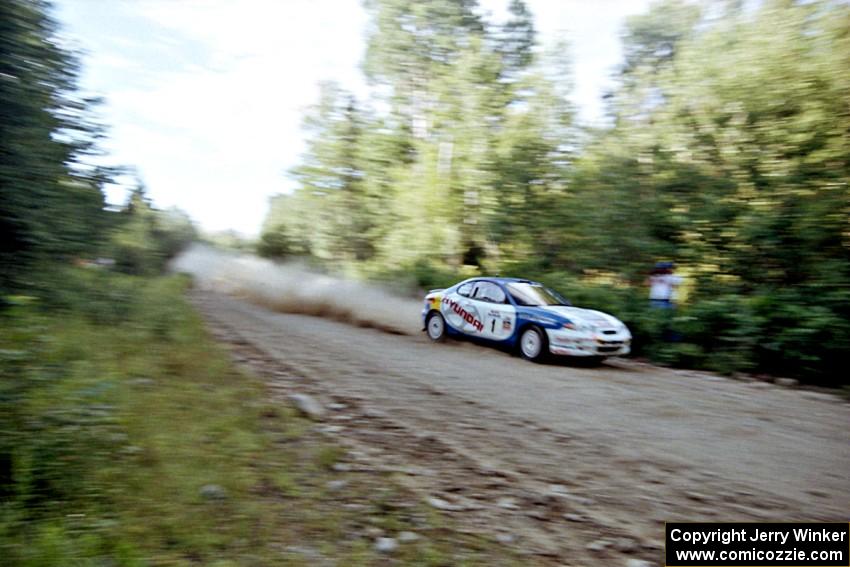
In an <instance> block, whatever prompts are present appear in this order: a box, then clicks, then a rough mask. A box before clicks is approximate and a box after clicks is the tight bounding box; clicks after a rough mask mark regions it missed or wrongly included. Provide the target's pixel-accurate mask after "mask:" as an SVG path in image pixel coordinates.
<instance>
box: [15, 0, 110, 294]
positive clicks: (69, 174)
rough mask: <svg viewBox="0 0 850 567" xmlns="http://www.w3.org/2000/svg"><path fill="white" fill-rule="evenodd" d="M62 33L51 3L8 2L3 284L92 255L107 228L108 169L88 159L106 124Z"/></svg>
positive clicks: (20, 283) (16, 284) (19, 283)
mask: <svg viewBox="0 0 850 567" xmlns="http://www.w3.org/2000/svg"><path fill="white" fill-rule="evenodd" d="M55 31H56V24H55V23H54V21H53V20H52V19H51V18H50V17H49V16H48V5H47V4H46V3H45V2H41V1H32V2H25V1H22V0H10V1H9V2H4V3H3V4H2V6H0V291H7V290H10V289H13V288H15V287H18V286H20V285H22V282H21V277H22V275H23V274H24V273H26V272H27V270H29V269H31V268H32V267H33V266H34V265H35V264H37V263H39V262H45V261H49V260H54V259H68V258H70V257H72V256H75V255H79V254H84V253H87V252H91V251H92V250H94V249H95V248H96V247H97V245H98V239H99V236H100V235H101V234H102V233H103V231H104V230H105V229H106V220H105V219H106V217H105V214H104V213H103V210H102V209H103V194H102V191H101V186H102V184H103V183H104V181H105V180H106V179H107V178H108V172H106V171H104V170H100V169H98V168H93V167H86V166H84V165H83V158H84V156H86V155H89V154H91V153H93V152H97V151H98V150H97V141H98V139H99V138H100V137H101V135H102V131H101V128H100V127H99V125H98V124H97V123H96V122H95V121H94V120H93V119H92V117H91V111H90V108H91V105H92V101H91V100H87V99H85V98H84V97H82V96H81V95H80V93H79V91H78V89H77V74H78V68H77V62H76V60H75V58H74V57H73V56H72V54H70V53H69V52H67V51H66V50H64V49H63V48H61V47H60V46H59V45H58V43H57V41H56V39H55Z"/></svg>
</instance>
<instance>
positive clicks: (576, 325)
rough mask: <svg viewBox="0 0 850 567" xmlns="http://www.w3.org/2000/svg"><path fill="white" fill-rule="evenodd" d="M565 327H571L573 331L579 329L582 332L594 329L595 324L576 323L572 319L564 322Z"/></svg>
mask: <svg viewBox="0 0 850 567" xmlns="http://www.w3.org/2000/svg"><path fill="white" fill-rule="evenodd" d="M561 327H562V328H564V329H569V330H571V331H578V332H580V333H589V332H591V331H593V326H591V325H585V324H584V323H574V322H572V321H570V322H567V323H564V324H563V325H561Z"/></svg>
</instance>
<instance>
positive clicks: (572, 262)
mask: <svg viewBox="0 0 850 567" xmlns="http://www.w3.org/2000/svg"><path fill="white" fill-rule="evenodd" d="M366 6H367V8H368V10H369V14H370V16H371V25H370V28H369V36H368V48H367V51H366V56H365V60H364V61H363V66H362V67H363V72H364V73H365V74H366V78H367V79H368V81H369V84H370V85H371V86H372V90H371V93H372V94H371V95H370V96H369V97H368V98H366V99H363V98H362V97H361V98H359V99H358V98H357V97H355V96H354V95H353V94H352V93H349V92H346V91H345V90H344V89H342V88H341V87H340V86H339V85H336V84H334V83H333V82H328V83H326V84H324V85H323V89H322V94H321V98H320V100H319V101H317V103H316V104H315V105H314V107H313V108H312V109H311V110H310V112H309V113H308V114H307V116H305V118H304V132H305V136H307V139H308V147H307V151H306V152H305V154H304V155H303V157H302V159H301V162H300V164H299V165H298V166H297V167H295V168H294V169H293V170H292V171H291V172H290V175H291V177H292V178H293V179H294V180H295V182H296V184H297V188H296V189H295V191H294V192H292V193H290V194H281V195H279V196H277V197H275V198H274V199H273V200H272V203H271V209H270V212H269V214H268V216H267V218H266V220H265V223H264V226H263V231H262V235H261V239H260V242H259V243H258V251H259V253H260V254H262V255H264V256H267V257H270V258H278V259H284V258H291V257H307V258H310V259H311V260H312V261H313V262H314V263H316V264H318V265H321V266H324V267H326V268H328V269H331V270H335V271H343V272H346V273H351V274H355V275H357V276H359V277H366V278H372V279H377V280H384V281H387V282H398V281H399V279H402V280H406V281H407V282H408V283H409V284H410V285H412V286H418V287H420V288H428V287H441V286H445V285H448V284H450V283H454V282H455V281H458V280H459V279H461V278H462V277H468V276H471V275H480V274H488V275H505V276H518V277H526V278H535V279H538V280H541V281H543V282H545V283H547V284H549V285H552V286H554V287H556V288H557V289H560V290H562V291H563V292H564V293H566V294H567V296H568V297H569V298H571V299H572V300H573V301H574V302H575V303H577V304H579V305H583V306H585V305H586V306H591V307H596V308H600V309H603V310H605V311H608V312H612V313H616V314H618V316H620V317H622V318H623V319H624V321H625V322H626V323H627V324H628V325H629V327H630V328H631V329H632V331H633V333H634V334H635V337H636V350H637V351H638V354H640V355H642V356H647V357H649V358H650V359H652V360H655V361H657V362H661V363H665V364H673V365H680V366H686V367H695V368H708V369H712V370H716V371H720V372H723V373H727V374H732V373H739V372H745V373H756V374H758V373H765V374H779V375H790V376H793V377H795V378H797V379H801V380H805V381H809V382H816V383H820V384H831V385H839V384H841V383H844V382H845V381H846V378H843V377H841V376H842V375H843V372H842V371H841V370H840V369H841V368H843V367H845V366H846V363H847V362H848V360H847V356H848V352H850V214H848V213H850V188H848V180H850V72H848V71H850V8H848V6H847V4H846V3H844V2H833V1H828V0H823V1H814V2H793V1H789V0H766V1H764V2H758V3H748V2H735V1H728V2H704V3H693V2H684V1H679V0H664V1H661V2H657V3H655V4H653V5H652V7H651V9H650V10H649V11H648V12H647V13H645V14H641V15H638V16H633V17H631V18H630V19H628V21H627V24H626V26H625V29H624V30H623V35H622V40H623V46H624V53H625V60H624V62H623V64H622V66H621V67H620V68H619V70H618V71H617V77H616V78H617V83H616V84H617V86H616V88H614V89H612V90H611V92H609V93H607V94H606V95H605V102H606V108H607V117H606V120H607V125H603V126H599V127H594V128H590V127H586V126H583V125H581V124H580V123H579V121H578V120H577V118H576V108H575V106H574V104H573V103H572V102H571V99H570V94H571V89H572V88H573V84H572V78H571V55H570V53H571V51H570V44H569V38H568V37H565V38H562V39H560V40H558V41H555V42H550V43H551V44H549V45H543V46H541V45H540V44H539V40H538V37H537V35H536V33H535V28H534V23H533V18H532V16H531V13H530V12H529V10H528V8H527V6H526V5H525V4H524V3H523V2H522V1H521V0H513V1H511V2H510V4H509V13H510V15H509V18H508V19H507V21H505V22H503V23H498V24H494V23H491V22H489V21H487V20H486V19H484V18H483V17H482V16H481V15H480V12H479V11H478V10H477V5H476V2H474V1H470V0H437V1H433V2H427V3H420V2H413V1H410V0H369V1H367V3H366ZM658 261H668V262H675V263H676V265H677V269H678V273H679V275H680V276H683V277H684V279H685V285H684V287H683V289H682V290H681V291H682V293H681V294H680V296H681V297H680V308H679V309H678V310H676V312H675V313H658V312H657V311H652V310H650V309H648V305H647V301H646V297H647V289H646V285H645V279H646V276H647V274H648V273H649V271H650V269H651V268H652V266H653V265H654V264H655V263H656V262H658ZM393 285H398V284H397V283H393ZM665 330H666V331H667V332H666V333H665ZM671 330H672V336H675V337H677V338H678V340H676V341H673V342H670V341H665V340H660V339H661V337H662V336H664V335H667V336H671V332H670V331H671Z"/></svg>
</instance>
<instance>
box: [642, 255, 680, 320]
mask: <svg viewBox="0 0 850 567" xmlns="http://www.w3.org/2000/svg"><path fill="white" fill-rule="evenodd" d="M675 267H676V266H675V264H673V262H658V263H657V264H655V268H653V270H652V272H650V274H649V280H648V283H649V303H650V305H651V306H652V307H658V308H661V309H673V308H674V307H675V306H676V303H675V302H676V288H677V287H678V286H679V285H681V283H682V278H680V277H679V276H677V275H675V274H674V273H673V270H674V269H675Z"/></svg>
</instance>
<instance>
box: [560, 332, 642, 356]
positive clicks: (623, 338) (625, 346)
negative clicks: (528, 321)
mask: <svg viewBox="0 0 850 567" xmlns="http://www.w3.org/2000/svg"><path fill="white" fill-rule="evenodd" d="M546 331H547V334H548V335H549V352H551V353H552V354H556V355H561V356H623V355H626V354H629V353H630V352H631V350H632V336H631V334H630V333H629V332H628V331H619V332H616V333H610V332H609V333H608V334H600V333H594V334H589V333H576V332H573V331H566V330H561V329H547V330H546Z"/></svg>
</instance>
